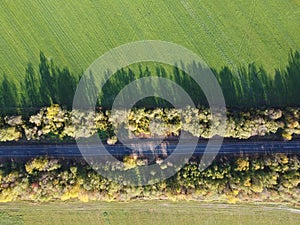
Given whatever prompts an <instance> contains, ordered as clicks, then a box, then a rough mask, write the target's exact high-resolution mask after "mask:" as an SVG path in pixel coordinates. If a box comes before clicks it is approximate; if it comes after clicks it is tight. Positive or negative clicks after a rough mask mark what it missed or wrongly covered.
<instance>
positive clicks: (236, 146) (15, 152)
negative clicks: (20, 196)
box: [0, 141, 300, 158]
mask: <svg viewBox="0 0 300 225" xmlns="http://www.w3.org/2000/svg"><path fill="white" fill-rule="evenodd" d="M205 147H206V144H198V145H197V146H196V148H195V149H194V148H193V147H191V146H190V145H189V144H184V145H183V148H182V149H180V151H179V152H177V151H176V152H177V153H176V154H185V151H188V152H191V151H193V150H194V154H202V153H203V152H204V151H205ZM175 148H176V144H174V143H171V142H170V143H169V142H167V143H166V142H165V144H164V145H159V146H158V147H156V148H155V145H153V144H152V143H151V142H149V144H146V145H143V146H142V145H138V144H135V145H132V148H131V149H130V148H128V147H124V146H122V145H111V146H109V145H107V146H105V147H102V148H99V147H97V146H96V145H93V144H91V145H86V146H81V151H80V150H79V148H78V147H77V145H75V144H72V145H70V144H65V145H62V144H59V145H39V144H35V145H32V144H31V145H0V158H2V157H32V156H55V157H80V156H82V154H81V153H82V152H84V154H85V155H88V156H100V155H108V154H111V155H114V156H118V155H119V156H120V155H124V154H128V153H132V152H137V153H142V154H153V153H155V154H165V153H167V154H168V155H169V154H171V153H173V151H174V149H175ZM210 152H212V153H215V152H217V150H216V149H210ZM272 152H274V153H275V152H282V153H300V141H291V142H283V141H266V142H262V141H260V142H224V143H223V144H222V147H221V149H220V151H219V153H224V154H225V153H226V154H229V153H272Z"/></svg>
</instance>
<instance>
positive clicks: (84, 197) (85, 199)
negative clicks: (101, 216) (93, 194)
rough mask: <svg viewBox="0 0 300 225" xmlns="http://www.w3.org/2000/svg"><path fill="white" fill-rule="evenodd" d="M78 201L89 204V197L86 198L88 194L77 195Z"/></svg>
mask: <svg viewBox="0 0 300 225" xmlns="http://www.w3.org/2000/svg"><path fill="white" fill-rule="evenodd" d="M78 199H79V200H80V201H81V202H89V196H88V194H86V193H83V192H80V193H79V194H78Z"/></svg>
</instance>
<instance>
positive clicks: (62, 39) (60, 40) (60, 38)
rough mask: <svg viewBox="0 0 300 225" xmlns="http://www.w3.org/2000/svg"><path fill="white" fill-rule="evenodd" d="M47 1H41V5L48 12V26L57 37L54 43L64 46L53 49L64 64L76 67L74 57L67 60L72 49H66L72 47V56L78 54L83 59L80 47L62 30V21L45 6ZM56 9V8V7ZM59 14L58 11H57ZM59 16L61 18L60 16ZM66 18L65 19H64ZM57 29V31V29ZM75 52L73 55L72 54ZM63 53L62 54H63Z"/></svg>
mask: <svg viewBox="0 0 300 225" xmlns="http://www.w3.org/2000/svg"><path fill="white" fill-rule="evenodd" d="M45 4H46V2H45V1H41V2H40V5H41V7H42V8H43V10H44V11H45V12H46V15H47V16H48V18H47V21H46V23H47V25H48V28H49V30H50V31H51V33H52V34H53V35H55V37H56V38H55V39H52V41H54V43H57V44H58V45H60V46H62V48H59V47H58V46H52V48H55V51H56V52H57V53H58V54H59V55H60V57H61V58H62V59H63V61H64V63H67V64H69V65H74V64H77V62H76V61H75V60H74V59H72V57H68V60H67V59H66V53H67V52H70V49H66V47H67V44H70V45H71V55H74V52H77V53H78V54H79V55H81V56H82V58H84V57H83V55H82V52H81V51H79V49H78V46H77V45H76V43H74V41H73V39H72V38H70V36H69V35H68V34H67V33H66V31H65V29H63V28H62V26H61V21H59V18H58V17H56V16H55V15H53V12H51V10H50V9H49V7H48V6H46V5H45ZM54 8H55V7H54ZM56 12H58V10H56ZM59 16H61V15H60V14H59ZM62 18H64V17H62ZM48 21H50V22H51V21H53V22H51V23H50V22H48ZM55 28H56V29H55ZM58 32H59V33H58ZM72 51H73V53H72ZM61 53H62V54H61Z"/></svg>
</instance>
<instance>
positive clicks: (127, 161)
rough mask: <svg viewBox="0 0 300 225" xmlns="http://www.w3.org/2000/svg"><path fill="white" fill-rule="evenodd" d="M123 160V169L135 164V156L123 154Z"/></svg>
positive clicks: (130, 167)
mask: <svg viewBox="0 0 300 225" xmlns="http://www.w3.org/2000/svg"><path fill="white" fill-rule="evenodd" d="M123 162H124V167H125V169H132V168H134V167H136V166H137V158H136V157H135V156H125V157H124V159H123Z"/></svg>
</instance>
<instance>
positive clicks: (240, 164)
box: [235, 159, 249, 171]
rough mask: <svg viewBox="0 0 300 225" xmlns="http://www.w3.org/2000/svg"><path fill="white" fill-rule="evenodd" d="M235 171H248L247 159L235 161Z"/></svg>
mask: <svg viewBox="0 0 300 225" xmlns="http://www.w3.org/2000/svg"><path fill="white" fill-rule="evenodd" d="M236 164H237V165H236V168H235V170H236V171H248V170H249V161H248V160H247V159H238V160H237V161H236Z"/></svg>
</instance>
